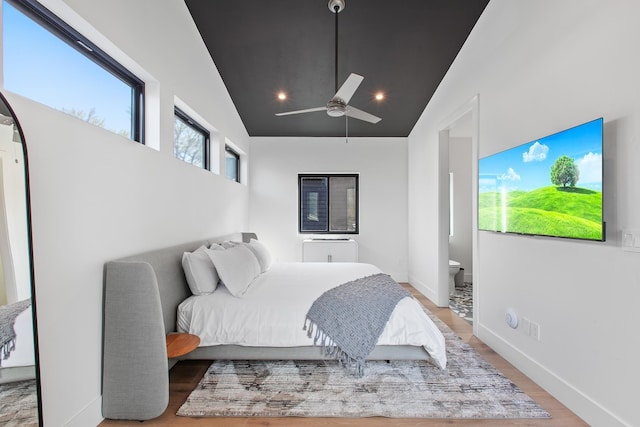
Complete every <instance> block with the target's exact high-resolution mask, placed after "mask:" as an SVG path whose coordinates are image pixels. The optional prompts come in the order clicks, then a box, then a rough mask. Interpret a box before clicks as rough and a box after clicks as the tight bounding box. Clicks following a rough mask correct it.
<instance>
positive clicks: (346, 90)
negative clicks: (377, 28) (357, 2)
mask: <svg viewBox="0 0 640 427" xmlns="http://www.w3.org/2000/svg"><path fill="white" fill-rule="evenodd" d="M328 6H329V10H330V11H332V12H333V13H335V15H336V29H335V39H336V43H335V44H336V49H335V87H336V94H335V95H333V98H331V99H330V100H329V102H327V105H325V106H324V107H315V108H308V109H306V110H296V111H288V112H285V113H276V116H289V115H292V114H302V113H311V112H314V111H324V110H326V111H327V114H328V115H329V116H331V117H342V116H347V117H353V118H354V119H358V120H364V121H365V122H369V123H378V122H379V121H380V120H382V119H381V118H380V117H376V116H374V115H373V114H370V113H367V112H366V111H362V110H360V109H358V108H356V107H352V106H351V105H349V101H350V100H351V97H352V96H353V94H354V93H355V92H356V90H357V89H358V86H360V83H362V80H364V77H362V76H361V75H359V74H355V73H351V74H350V75H349V77H347V80H346V81H345V82H344V83H343V84H342V86H340V89H338V13H340V11H342V10H343V9H344V8H345V0H329V5H328Z"/></svg>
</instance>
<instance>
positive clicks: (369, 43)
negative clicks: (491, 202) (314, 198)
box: [185, 0, 488, 137]
mask: <svg viewBox="0 0 640 427" xmlns="http://www.w3.org/2000/svg"><path fill="white" fill-rule="evenodd" d="M185 2H186V4H187V7H188V8H189V11H190V12H191V15H192V16H193V19H194V21H195V23H196V25H197V27H198V30H199V31H200V34H201V35H202V38H203V40H204V42H205V44H206V46H207V48H208V49H209V52H210V54H211V57H212V58H213V61H214V62H215V64H216V66H217V67H218V70H219V72H220V75H221V76H222V79H223V81H224V83H225V85H226V87H227V90H228V91H229V93H230V95H231V98H232V100H233V103H234V104H235V106H236V108H237V110H238V113H239V114H240V117H241V119H242V121H243V123H244V125H245V127H246V129H247V132H248V133H249V135H251V136H344V135H345V129H346V126H345V125H346V124H345V118H344V117H340V118H332V117H329V116H327V114H326V112H324V111H320V112H314V113H308V114H301V115H292V116H284V117H276V116H275V115H274V114H275V113H277V112H283V111H290V110H298V109H305V108H312V107H321V106H324V105H325V104H326V102H327V101H328V100H329V99H330V98H331V97H332V96H333V95H334V93H335V83H334V80H335V79H334V66H335V65H334V64H335V61H334V55H335V53H334V49H335V40H334V31H335V16H334V13H332V12H331V11H330V10H329V8H328V6H327V5H328V1H327V0H271V1H268V0H227V1H217V0H185ZM487 3H488V0H393V1H390V0H346V7H345V9H344V10H343V11H342V12H340V13H339V15H338V20H339V21H338V32H339V37H338V43H339V46H338V55H339V56H338V80H339V82H338V86H340V85H341V84H342V83H343V82H344V81H345V79H346V78H347V77H348V76H349V74H350V73H357V74H361V75H362V76H364V81H363V82H362V84H361V85H360V87H359V88H358V90H357V91H356V93H355V95H354V96H353V98H352V99H351V101H350V102H349V104H350V105H353V106H354V107H357V108H360V109H362V110H365V111H367V112H370V113H372V114H374V115H377V116H379V117H382V121H380V122H379V123H377V124H371V123H367V122H362V121H360V120H355V119H349V122H348V126H349V135H350V136H368V137H374V136H381V137H393V136H407V135H408V134H409V133H410V132H411V129H412V128H413V126H414V125H415V123H416V121H417V120H418V118H419V117H420V114H421V113H422V111H423V110H424V108H425V107H426V105H427V103H428V102H429V100H430V99H431V96H432V95H433V93H434V91H435V89H436V88H437V87H438V84H439V83H440V81H441V80H442V78H443V77H444V75H445V73H446V72H447V70H448V69H449V66H450V65H451V63H452V62H453V60H454V59H455V57H456V55H457V53H458V51H459V50H460V48H461V47H462V45H463V44H464V42H465V40H466V39H467V37H468V35H469V33H470V32H471V29H472V28H473V26H474V25H475V23H476V21H477V20H478V18H479V16H480V14H481V13H482V11H483V10H484V8H485V6H486V5H487ZM280 90H282V91H285V92H286V93H287V94H288V99H287V100H286V101H284V102H282V101H278V99H277V97H276V95H277V93H278V91H280ZM377 91H383V92H384V93H385V94H386V98H385V100H384V101H382V102H378V101H375V100H374V99H373V96H374V94H375V93H376V92H377Z"/></svg>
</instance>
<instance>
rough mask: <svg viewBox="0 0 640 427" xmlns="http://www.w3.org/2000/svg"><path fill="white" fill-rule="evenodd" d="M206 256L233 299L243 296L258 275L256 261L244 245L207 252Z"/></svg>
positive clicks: (258, 268) (258, 269)
mask: <svg viewBox="0 0 640 427" xmlns="http://www.w3.org/2000/svg"><path fill="white" fill-rule="evenodd" d="M207 255H209V258H211V261H212V262H213V265H214V266H215V267H216V271H217V272H218V274H219V275H220V280H221V281H222V283H224V285H225V286H226V287H227V289H228V290H229V292H230V293H231V295H233V296H234V297H240V296H242V295H244V294H245V292H247V289H249V286H250V285H251V282H253V279H255V278H256V277H258V275H260V264H259V263H258V259H257V258H256V256H255V255H254V254H253V252H251V250H250V249H249V248H247V247H246V246H245V245H238V246H233V247H231V248H229V249H226V250H224V251H208V252H207Z"/></svg>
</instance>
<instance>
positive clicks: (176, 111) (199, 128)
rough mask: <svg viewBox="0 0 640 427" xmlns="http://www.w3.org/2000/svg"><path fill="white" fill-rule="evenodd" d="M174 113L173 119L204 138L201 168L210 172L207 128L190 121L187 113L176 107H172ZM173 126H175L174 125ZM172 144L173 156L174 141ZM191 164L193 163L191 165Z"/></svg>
mask: <svg viewBox="0 0 640 427" xmlns="http://www.w3.org/2000/svg"><path fill="white" fill-rule="evenodd" d="M173 111H174V117H177V118H179V119H180V120H182V121H183V122H184V123H185V124H186V125H187V126H189V127H190V128H191V129H193V130H195V131H196V132H198V133H200V134H202V136H204V141H203V142H202V143H203V145H204V146H203V147H202V157H203V158H202V160H203V162H202V163H203V165H202V168H203V169H206V170H211V169H210V168H211V166H210V162H209V157H210V156H209V150H210V148H209V147H210V145H211V133H210V132H209V130H208V129H207V128H205V127H204V126H202V125H201V124H200V123H198V122H197V121H195V120H194V119H192V118H191V117H190V116H189V115H188V114H187V113H185V112H184V111H182V110H181V109H180V108H178V107H174V108H173ZM174 126H175V124H174ZM173 143H174V148H173V154H174V156H175V140H174V141H173ZM191 164H193V163H191ZM194 166H197V165H194Z"/></svg>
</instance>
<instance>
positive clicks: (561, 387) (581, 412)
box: [477, 324, 631, 427]
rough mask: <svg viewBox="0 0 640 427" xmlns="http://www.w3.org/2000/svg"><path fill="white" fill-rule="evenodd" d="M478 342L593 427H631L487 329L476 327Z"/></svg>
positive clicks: (479, 325) (481, 326) (480, 326)
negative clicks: (490, 349) (482, 343)
mask: <svg viewBox="0 0 640 427" xmlns="http://www.w3.org/2000/svg"><path fill="white" fill-rule="evenodd" d="M477 331H478V332H477V334H478V338H479V339H480V340H481V341H482V342H484V343H485V344H487V345H488V346H489V347H491V348H492V349H493V350H494V351H495V352H496V353H498V354H499V355H500V356H502V357H503V358H505V359H506V360H507V361H508V362H509V363H511V364H512V365H514V366H515V367H516V368H517V369H518V370H520V371H521V372H522V373H524V374H525V375H526V376H528V377H529V378H530V379H531V380H533V381H534V382H535V383H536V384H538V385H540V387H542V388H543V389H545V391H546V392H547V393H549V394H551V395H552V396H553V397H555V398H556V399H558V400H559V401H560V402H561V403H562V404H563V405H565V406H566V407H567V408H569V409H570V410H571V411H573V412H574V413H576V414H577V415H578V416H579V417H580V418H582V419H583V420H584V421H586V422H587V423H589V425H592V426H594V427H597V426H607V427H615V426H620V427H631V424H630V423H628V422H626V421H624V420H622V419H620V418H619V417H618V416H616V415H615V414H613V413H612V412H611V411H609V410H608V409H607V408H605V407H603V406H602V405H600V404H599V403H598V402H596V401H594V400H593V399H592V398H590V397H589V396H587V395H586V394H584V393H583V392H581V391H580V390H578V389H576V388H575V387H574V386H572V385H571V384H569V383H567V382H566V381H565V380H564V379H562V378H561V377H559V376H557V375H556V374H554V373H553V372H552V371H550V370H549V369H547V368H546V367H545V366H543V365H541V364H540V363H538V362H537V361H535V360H533V359H531V358H530V357H528V356H527V355H526V354H524V353H522V352H521V351H520V350H519V349H517V348H516V347H514V346H512V345H511V344H510V343H509V342H507V341H505V340H504V339H503V338H502V337H500V336H499V335H498V334H496V333H495V332H493V331H492V330H490V329H489V328H487V327H485V326H483V325H481V324H478V325H477Z"/></svg>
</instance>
